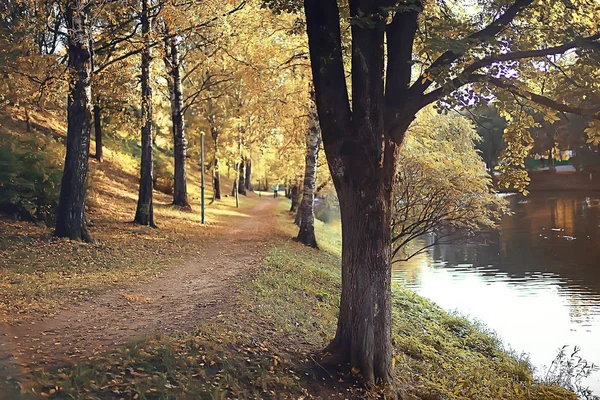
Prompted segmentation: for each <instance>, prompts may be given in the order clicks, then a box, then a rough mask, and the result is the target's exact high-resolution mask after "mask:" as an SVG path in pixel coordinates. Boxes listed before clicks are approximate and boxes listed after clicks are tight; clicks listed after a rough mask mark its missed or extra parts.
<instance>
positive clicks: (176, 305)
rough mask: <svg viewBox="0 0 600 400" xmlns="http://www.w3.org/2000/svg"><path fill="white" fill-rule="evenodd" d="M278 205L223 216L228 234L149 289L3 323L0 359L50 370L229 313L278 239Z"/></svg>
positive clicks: (135, 287) (132, 288) (139, 286)
mask: <svg viewBox="0 0 600 400" xmlns="http://www.w3.org/2000/svg"><path fill="white" fill-rule="evenodd" d="M276 205H277V202H276V201H275V200H273V199H269V198H264V199H262V200H261V201H260V202H257V204H256V205H255V206H254V207H253V208H252V209H250V210H248V214H247V215H242V216H230V217H227V221H226V222H225V221H222V222H225V223H226V225H228V226H229V227H230V228H229V229H228V230H227V232H226V234H224V235H219V236H213V237H210V238H208V239H206V241H205V242H204V243H203V244H202V247H201V248H199V249H198V254H197V255H196V256H195V257H193V258H190V259H187V260H186V261H185V262H184V263H183V264H182V265H180V266H178V267H173V268H169V267H168V266H165V269H164V270H163V271H160V272H159V273H157V274H155V275H154V276H153V277H151V278H150V280H149V281H148V282H143V283H136V284H131V285H128V286H127V287H124V288H119V289H113V290H108V291H107V292H105V293H103V294H100V295H92V296H86V298H85V299H83V300H81V299H80V298H77V300H76V302H74V303H69V304H67V305H63V306H62V307H61V309H60V310H58V311H56V312H55V313H53V314H52V315H48V316H43V315H39V314H33V315H29V317H28V318H27V319H26V320H23V321H21V322H20V323H18V324H13V325H11V324H4V325H3V327H2V328H0V329H1V330H0V332H1V334H2V339H3V340H2V342H3V343H2V344H1V345H0V346H2V348H1V351H2V353H4V354H6V353H11V357H10V358H12V361H13V362H14V363H17V364H18V365H20V366H26V365H27V366H36V365H48V364H55V365H56V364H57V363H60V362H64V361H65V360H69V361H76V360H78V359H85V358H87V357H89V356H91V355H93V354H98V353H100V352H102V351H105V349H106V348H114V347H115V346H119V345H122V344H123V343H125V342H127V341H131V340H133V339H136V338H141V337H144V336H146V335H148V334H149V333H152V334H154V333H156V334H161V333H162V334H173V333H176V332H188V331H191V330H193V328H194V327H195V326H196V325H197V323H198V321H200V320H202V319H204V318H208V317H214V316H217V315H219V314H221V313H222V312H224V311H225V310H226V309H227V308H228V307H230V306H231V303H230V302H229V301H228V300H230V299H231V298H232V297H233V296H235V293H236V290H237V289H236V287H237V286H238V284H239V282H240V281H242V280H244V279H247V278H248V276H249V275H250V274H251V273H252V272H253V271H254V268H255V266H256V265H257V263H259V262H260V261H261V260H262V258H263V257H264V255H265V252H266V246H267V244H269V243H272V241H273V240H274V237H276V236H277V232H276V230H274V229H272V228H273V227H274V226H275V222H274V211H273V209H274V208H275V206H276ZM150 256H151V255H150ZM40 283H41V284H43V283H42V282H40ZM2 331H4V332H2ZM0 340H1V339H0ZM2 353H0V354H2ZM0 358H6V356H5V357H0Z"/></svg>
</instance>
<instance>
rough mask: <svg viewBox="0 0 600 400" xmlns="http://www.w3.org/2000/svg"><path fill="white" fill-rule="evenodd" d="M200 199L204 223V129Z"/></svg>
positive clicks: (201, 144)
mask: <svg viewBox="0 0 600 400" xmlns="http://www.w3.org/2000/svg"><path fill="white" fill-rule="evenodd" d="M200 200H201V203H202V207H201V210H202V211H201V212H202V224H204V207H205V205H204V131H202V132H200Z"/></svg>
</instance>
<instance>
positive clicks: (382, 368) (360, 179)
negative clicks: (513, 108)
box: [304, 0, 418, 384]
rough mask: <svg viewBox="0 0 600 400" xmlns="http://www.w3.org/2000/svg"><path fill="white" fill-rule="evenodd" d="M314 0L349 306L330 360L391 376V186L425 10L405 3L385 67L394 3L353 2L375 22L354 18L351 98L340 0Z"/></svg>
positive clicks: (312, 44) (309, 9)
mask: <svg viewBox="0 0 600 400" xmlns="http://www.w3.org/2000/svg"><path fill="white" fill-rule="evenodd" d="M304 6H305V13H306V23H307V32H308V39H309V48H310V57H311V66H312V73H313V81H314V85H315V92H316V103H317V108H318V115H319V122H320V126H321V130H322V136H323V146H324V149H325V154H326V156H327V161H328V165H329V169H330V172H331V175H332V179H333V182H334V185H335V187H336V190H337V194H338V197H339V201H340V209H341V217H342V239H343V244H342V296H341V302H340V314H339V317H338V328H337V332H336V336H335V338H334V340H333V341H332V342H331V344H330V345H329V346H328V348H327V349H326V351H327V352H329V353H330V354H331V356H330V358H329V359H328V360H325V361H333V362H335V363H336V364H338V363H344V362H349V363H350V365H351V366H352V367H353V369H354V370H355V371H359V372H360V374H361V375H362V377H363V378H364V380H365V381H366V382H369V383H385V384H389V383H391V382H392V362H391V361H392V340H391V316H392V315H391V232H390V230H391V228H390V223H391V211H390V210H391V193H392V184H393V177H394V172H395V168H396V163H397V154H398V146H397V144H396V143H401V141H402V138H403V134H404V132H405V131H406V129H407V127H408V125H409V124H410V122H411V121H412V119H413V118H414V112H415V111H413V110H412V109H409V106H410V104H407V103H406V101H407V98H405V97H403V93H404V91H406V88H407V87H408V85H409V83H410V65H411V63H410V60H411V54H412V36H411V32H413V33H414V31H411V25H410V24H409V22H411V21H412V20H411V19H410V18H413V17H414V18H413V19H414V21H413V22H414V23H415V24H416V18H417V13H415V15H414V16H413V15H412V14H410V13H411V12H412V11H407V12H406V14H404V13H401V12H398V14H397V15H398V17H397V18H395V19H394V22H393V23H391V24H390V25H389V32H388V36H387V44H388V67H387V68H385V67H384V59H385V54H384V49H385V45H386V41H385V40H384V37H385V33H386V23H387V19H388V17H387V15H386V13H387V11H386V10H385V7H383V4H382V3H381V2H377V1H373V0H351V1H350V2H349V6H350V15H351V16H352V17H354V18H360V19H363V18H366V17H365V16H372V18H371V19H370V20H369V23H360V24H359V23H357V24H352V25H351V34H352V87H351V88H352V106H350V96H349V94H348V86H347V83H346V72H345V70H344V58H343V56H342V42H341V29H340V18H341V14H340V11H339V9H338V4H337V1H336V0H305V1H304ZM409 14H410V15H409ZM405 16H406V18H405ZM409 17H410V18H409ZM367 18H368V17H367ZM392 48H393V52H392V51H391V50H390V49H392ZM386 73H387V75H386ZM384 77H387V80H385V81H384ZM386 83H387V84H388V90H387V92H389V93H390V96H391V97H390V98H389V99H388V98H386V95H387V93H386V90H384V89H385V84H386ZM415 104H416V103H415ZM415 104H412V106H413V107H415ZM416 107H417V109H418V105H416ZM400 111H402V112H400ZM392 137H393V138H394V139H393V140H394V141H392Z"/></svg>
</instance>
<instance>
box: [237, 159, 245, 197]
mask: <svg viewBox="0 0 600 400" xmlns="http://www.w3.org/2000/svg"><path fill="white" fill-rule="evenodd" d="M238 169H239V170H238V171H239V172H238V180H239V182H238V185H237V188H238V193H239V194H243V195H245V194H246V161H245V159H244V158H242V159H241V161H240V163H239V164H238Z"/></svg>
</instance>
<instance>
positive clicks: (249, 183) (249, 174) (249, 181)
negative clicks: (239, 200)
mask: <svg viewBox="0 0 600 400" xmlns="http://www.w3.org/2000/svg"><path fill="white" fill-rule="evenodd" d="M246 190H249V191H251V192H253V191H254V189H253V188H252V159H251V158H250V157H248V158H246Z"/></svg>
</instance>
